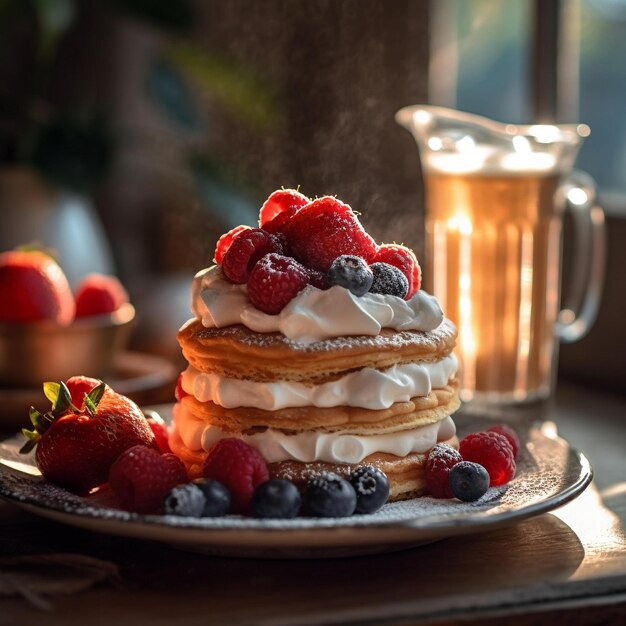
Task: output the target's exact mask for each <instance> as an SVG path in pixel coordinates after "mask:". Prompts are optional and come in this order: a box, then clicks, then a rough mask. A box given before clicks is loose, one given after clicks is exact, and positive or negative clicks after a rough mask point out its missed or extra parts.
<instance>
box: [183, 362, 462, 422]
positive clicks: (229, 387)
mask: <svg viewBox="0 0 626 626" xmlns="http://www.w3.org/2000/svg"><path fill="white" fill-rule="evenodd" d="M456 370H457V359H456V356H455V355H454V354H450V355H448V356H447V357H444V358H443V359H441V360H440V361H437V362H435V363H407V364H404V365H394V366H393V367H390V368H388V369H385V370H377V369H373V368H371V367H366V368H363V369H361V370H358V371H356V372H351V373H349V374H346V375H345V376H342V377H341V378H339V379H338V380H333V381H332V382H328V383H322V384H320V385H307V384H305V383H298V382H292V381H285V380H280V381H276V382H257V381H253V380H239V379H236V378H225V377H223V376H220V375H219V374H206V373H203V372H199V371H198V370H196V369H195V368H194V367H192V366H189V367H188V368H187V370H186V371H185V372H184V374H183V380H182V385H183V389H184V390H185V391H186V392H187V393H188V394H190V395H193V396H194V397H195V398H196V400H198V401H199V402H209V401H210V402H214V403H215V404H219V405H220V406H223V407H225V408H227V409H234V408H236V407H255V408H257V409H263V410H265V411H278V410H279V409H285V408H293V407H303V406H314V407H321V408H325V407H334V406H352V407H361V408H364V409H375V410H380V409H387V408H389V407H390V406H391V405H392V404H394V403H395V402H407V401H409V400H410V399H411V398H414V397H416V396H426V395H428V394H429V393H430V391H431V390H432V389H437V388H440V387H444V386H445V385H446V384H447V383H448V380H449V379H450V377H451V376H452V375H453V374H454V373H455V372H456Z"/></svg>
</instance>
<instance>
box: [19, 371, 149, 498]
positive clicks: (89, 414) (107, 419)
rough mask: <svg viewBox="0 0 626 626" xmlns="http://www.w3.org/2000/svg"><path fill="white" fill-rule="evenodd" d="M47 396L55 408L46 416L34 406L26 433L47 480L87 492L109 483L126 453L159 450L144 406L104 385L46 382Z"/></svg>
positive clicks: (78, 380) (92, 381)
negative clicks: (141, 447)
mask: <svg viewBox="0 0 626 626" xmlns="http://www.w3.org/2000/svg"><path fill="white" fill-rule="evenodd" d="M43 389H44V393H45V395H46V397H47V398H48V400H50V401H51V403H52V408H51V409H50V411H48V412H47V413H45V414H43V413H41V412H39V411H38V410H37V409H35V408H34V407H31V408H30V419H31V422H32V424H33V427H34V430H32V431H31V430H28V429H26V428H25V429H23V431H22V432H23V433H24V435H25V436H26V437H27V439H28V441H27V442H26V443H25V445H24V446H23V448H22V450H21V451H22V452H24V453H27V452H30V451H31V450H32V449H33V448H35V447H36V452H35V461H36V464H37V467H38V468H39V471H40V472H41V473H42V474H43V476H44V478H45V479H46V480H49V481H50V482H52V483H55V484H57V485H59V486H61V487H64V488H66V489H68V490H69V491H72V492H75V493H79V494H84V493H88V492H89V491H90V490H91V489H93V488H95V487H99V486H101V485H103V484H104V483H106V482H107V480H108V477H109V471H110V469H111V466H112V465H113V463H114V462H115V461H116V460H117V458H118V457H119V456H120V454H122V453H123V452H124V451H125V450H127V449H129V448H131V447H133V446H136V445H144V446H148V447H150V448H153V449H154V450H157V449H158V448H157V443H156V440H155V437H154V434H153V432H152V430H151V428H150V425H149V424H148V421H147V420H146V418H145V416H144V414H143V413H142V412H141V410H140V409H139V407H138V406H137V405H136V404H135V403H134V402H133V401H132V400H130V399H129V398H127V397H125V396H122V395H121V394H119V393H116V392H115V391H113V390H112V389H111V388H110V387H109V386H107V385H106V384H105V383H103V382H100V381H99V380H95V379H93V378H87V377H84V376H75V377H72V378H70V379H68V380H67V382H66V383H65V382H58V383H53V382H47V383H44V385H43Z"/></svg>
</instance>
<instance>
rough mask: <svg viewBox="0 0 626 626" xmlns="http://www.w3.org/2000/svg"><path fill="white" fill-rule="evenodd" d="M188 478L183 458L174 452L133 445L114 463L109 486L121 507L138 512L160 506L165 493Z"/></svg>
mask: <svg viewBox="0 0 626 626" xmlns="http://www.w3.org/2000/svg"><path fill="white" fill-rule="evenodd" d="M185 482H187V473H186V472H185V466H184V465H183V463H182V461H181V460H180V459H179V458H178V457H176V456H174V455H173V454H164V455H160V454H159V453H158V452H157V451H156V450H154V449H152V448H147V447H146V446H133V447H132V448H129V449H128V450H126V451H125V452H123V453H122V454H121V455H120V456H119V457H118V458H117V460H116V461H115V463H113V465H112V466H111V472H110V474H109V486H110V487H111V489H112V490H113V492H114V493H115V495H116V496H117V497H118V499H119V501H120V504H121V506H122V508H124V509H126V510H128V511H134V512H136V513H154V512H157V511H159V510H161V508H162V506H163V501H164V499H165V496H166V495H167V494H168V493H169V491H170V490H171V489H172V488H173V487H175V486H176V485H179V484H181V483H185Z"/></svg>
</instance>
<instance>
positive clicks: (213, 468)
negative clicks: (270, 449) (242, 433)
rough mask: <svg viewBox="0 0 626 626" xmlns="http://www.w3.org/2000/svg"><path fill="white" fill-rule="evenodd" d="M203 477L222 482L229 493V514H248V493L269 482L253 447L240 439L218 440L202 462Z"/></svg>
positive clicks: (250, 498)
mask: <svg viewBox="0 0 626 626" xmlns="http://www.w3.org/2000/svg"><path fill="white" fill-rule="evenodd" d="M202 473H203V475H204V477H205V478H213V479H215V480H218V481H220V482H221V483H223V484H224V485H225V486H226V487H227V488H228V490H229V491H230V497H231V502H232V511H233V513H240V514H246V513H249V512H250V505H251V501H252V494H253V493H254V490H255V489H256V487H257V486H258V485H260V484H261V483H264V482H265V481H266V480H268V479H269V471H268V469H267V463H266V462H265V460H264V459H263V457H262V456H261V454H260V453H259V451H258V450H257V449H256V448H253V447H252V446H250V445H248V444H247V443H246V442H245V441H242V440H241V439H235V438H234V437H229V438H227V439H222V440H221V441H218V442H217V444H215V446H214V447H213V448H212V449H211V450H210V451H209V454H208V456H207V458H206V461H205V462H204V468H203V472H202Z"/></svg>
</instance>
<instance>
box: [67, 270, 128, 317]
mask: <svg viewBox="0 0 626 626" xmlns="http://www.w3.org/2000/svg"><path fill="white" fill-rule="evenodd" d="M126 302H128V293H126V289H124V287H123V285H122V283H121V282H120V281H119V280H118V279H117V278H115V276H105V275H104V274H88V275H87V276H85V278H83V280H82V281H81V282H80V283H79V285H78V286H77V287H76V317H86V316H88V315H103V314H105V313H113V311H117V310H118V309H119V308H120V307H121V306H122V304H125V303H126Z"/></svg>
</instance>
